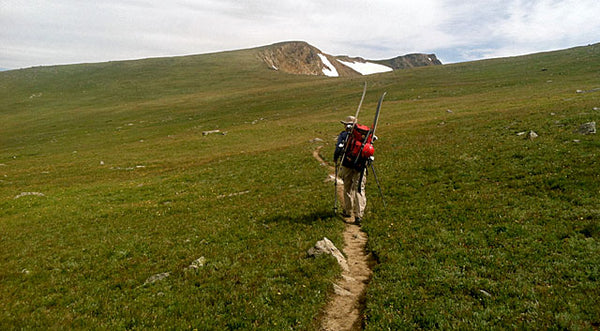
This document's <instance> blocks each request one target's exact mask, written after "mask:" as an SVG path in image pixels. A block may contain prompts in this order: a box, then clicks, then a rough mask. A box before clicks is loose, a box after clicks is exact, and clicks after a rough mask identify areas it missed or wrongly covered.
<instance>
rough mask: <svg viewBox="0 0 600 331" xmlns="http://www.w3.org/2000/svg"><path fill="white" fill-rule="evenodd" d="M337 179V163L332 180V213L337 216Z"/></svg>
mask: <svg viewBox="0 0 600 331" xmlns="http://www.w3.org/2000/svg"><path fill="white" fill-rule="evenodd" d="M337 177H338V163H337V162H336V163H335V177H334V178H333V213H334V214H337Z"/></svg>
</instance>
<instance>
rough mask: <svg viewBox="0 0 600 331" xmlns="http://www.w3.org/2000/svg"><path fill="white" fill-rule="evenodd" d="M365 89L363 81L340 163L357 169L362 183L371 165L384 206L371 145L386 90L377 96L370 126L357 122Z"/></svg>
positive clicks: (359, 188)
mask: <svg viewBox="0 0 600 331" xmlns="http://www.w3.org/2000/svg"><path fill="white" fill-rule="evenodd" d="M366 90H367V83H366V82H365V86H364V89H363V94H362V98H361V100H360V103H359V105H358V109H357V110H356V116H354V118H355V120H354V123H353V124H352V128H350V127H348V128H347V129H349V130H350V131H349V133H348V134H347V135H346V139H345V141H344V142H343V145H342V146H344V151H343V153H342V155H341V160H342V162H341V165H343V166H344V167H347V168H352V169H355V170H357V171H360V177H359V180H358V183H362V181H363V178H364V175H365V171H366V168H367V167H368V166H370V167H371V170H372V171H373V175H374V176H375V181H376V183H377V187H378V188H379V194H380V195H381V199H382V201H383V205H384V207H385V206H386V203H385V199H384V198H383V193H382V191H381V186H380V185H379V178H377V174H376V173H375V167H374V166H373V160H374V156H373V155H374V153H375V148H374V147H373V143H374V142H375V140H377V136H375V131H376V130H377V123H378V122H379V113H380V111H381V105H382V104H383V99H384V97H385V95H386V93H387V92H384V93H383V94H382V95H381V97H380V98H379V102H378V103H377V109H376V111H375V118H374V119H373V125H372V126H371V127H368V126H365V125H361V124H358V113H359V111H360V107H361V105H362V102H363V99H364V97H365V93H366ZM339 165H340V164H338V163H337V162H336V168H335V170H336V171H335V180H334V182H335V191H336V192H335V194H336V195H335V200H334V211H336V210H337V173H338V167H339ZM361 186H362V185H360V184H359V185H358V187H357V190H358V192H359V193H361V190H362V188H361Z"/></svg>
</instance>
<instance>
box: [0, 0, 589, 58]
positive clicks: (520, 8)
mask: <svg viewBox="0 0 600 331" xmlns="http://www.w3.org/2000/svg"><path fill="white" fill-rule="evenodd" d="M599 16H600V1H598V0H480V1H473V0H419V1H415V0H0V68H4V69H18V68H27V67H31V66H39V65H56V64H72V63H90V62H106V61H116V60H129V59H141V58H149V57H165V56H179V55H190V54H204V53H213V52H220V51H227V50H236V49H245V48H252V47H258V46H264V45H270V44H273V43H277V42H282V41H290V40H301V41H306V42H308V43H310V44H311V45H313V46H315V47H317V48H319V49H320V50H321V51H323V52H325V53H327V54H331V55H348V56H360V57H363V58H365V59H370V60H379V59H389V58H393V57H396V56H399V55H405V54H409V53H428V54H429V53H434V54H436V56H437V57H438V58H439V59H440V60H441V61H442V62H443V63H455V62H465V61H472V60H479V59H487V58H497V57H506V56H515V55H523V54H530V53H536V52H542V51H551V50H557V49H564V48H570V47H575V46H582V45H587V44H593V43H597V42H600V20H599V19H598V17H599Z"/></svg>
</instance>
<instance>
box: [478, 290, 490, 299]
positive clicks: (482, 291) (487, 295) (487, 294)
mask: <svg viewBox="0 0 600 331" xmlns="http://www.w3.org/2000/svg"><path fill="white" fill-rule="evenodd" d="M479 292H480V293H481V294H483V295H485V296H486V297H489V298H491V297H492V295H491V294H490V293H488V292H487V291H485V290H479Z"/></svg>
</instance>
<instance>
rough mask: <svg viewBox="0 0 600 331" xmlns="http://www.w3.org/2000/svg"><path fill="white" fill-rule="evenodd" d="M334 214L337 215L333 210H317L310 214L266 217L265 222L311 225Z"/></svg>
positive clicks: (330, 217)
mask: <svg viewBox="0 0 600 331" xmlns="http://www.w3.org/2000/svg"><path fill="white" fill-rule="evenodd" d="M334 216H335V215H334V213H333V211H331V210H317V211H313V212H312V213H309V214H289V215H275V216H273V217H270V218H267V219H265V220H264V223H265V224H270V223H295V224H298V223H300V224H308V225H310V224H315V223H318V222H321V221H323V220H329V219H332V218H333V217H334Z"/></svg>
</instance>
